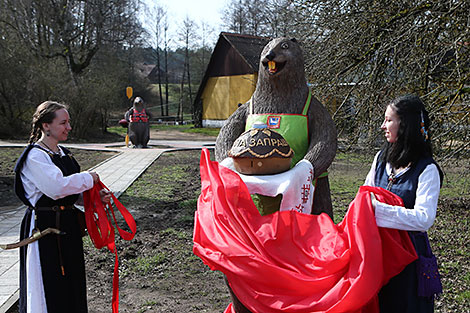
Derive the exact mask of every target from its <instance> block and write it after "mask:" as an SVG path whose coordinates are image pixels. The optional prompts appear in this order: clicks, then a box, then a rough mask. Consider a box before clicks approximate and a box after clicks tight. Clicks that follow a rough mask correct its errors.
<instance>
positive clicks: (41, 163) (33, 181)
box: [21, 148, 93, 206]
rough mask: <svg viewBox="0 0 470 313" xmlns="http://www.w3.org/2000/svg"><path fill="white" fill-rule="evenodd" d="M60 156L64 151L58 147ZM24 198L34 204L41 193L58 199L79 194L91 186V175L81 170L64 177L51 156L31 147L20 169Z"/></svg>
mask: <svg viewBox="0 0 470 313" xmlns="http://www.w3.org/2000/svg"><path fill="white" fill-rule="evenodd" d="M59 150H60V154H61V156H64V155H65V153H64V152H63V151H62V149H60V148H59ZM21 180H22V182H23V186H24V190H25V196H26V199H28V200H29V202H30V203H31V205H33V206H35V205H36V203H37V201H38V200H39V198H41V196H42V195H43V194H45V195H46V196H48V197H49V198H51V199H54V200H56V199H60V198H63V197H66V196H69V195H73V194H79V193H82V192H83V191H85V190H88V189H90V188H92V187H93V177H92V176H91V174H90V173H88V172H81V173H76V174H72V175H69V176H67V177H64V175H63V174H62V172H61V170H60V169H59V168H58V167H57V166H56V165H55V164H54V163H53V162H52V160H51V157H50V156H49V155H48V154H47V152H45V151H44V150H42V149H37V148H33V149H31V151H30V152H29V154H28V156H27V158H26V160H25V163H24V165H23V169H22V170H21Z"/></svg>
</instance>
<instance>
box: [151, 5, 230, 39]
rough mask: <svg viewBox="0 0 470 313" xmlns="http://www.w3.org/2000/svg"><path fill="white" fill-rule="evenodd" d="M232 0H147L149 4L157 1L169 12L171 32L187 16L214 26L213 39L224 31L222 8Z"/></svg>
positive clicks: (174, 30)
mask: <svg viewBox="0 0 470 313" xmlns="http://www.w3.org/2000/svg"><path fill="white" fill-rule="evenodd" d="M229 1H230V0H145V3H146V4H147V5H152V4H153V3H156V4H158V5H160V6H162V7H163V8H165V9H166V10H167V12H168V17H169V18H168V21H169V23H170V29H169V31H170V32H176V31H177V29H178V27H179V25H181V24H182V22H183V20H184V19H185V17H186V16H188V17H189V18H190V19H192V20H193V21H195V22H196V23H197V24H200V23H201V21H204V22H206V23H207V24H209V25H210V26H211V27H213V28H214V32H213V34H212V35H213V36H212V37H213V40H214V41H215V40H217V38H218V36H219V33H220V32H221V31H222V27H221V25H220V24H221V17H222V10H223V9H224V7H225V6H226V4H227V3H228V2H229Z"/></svg>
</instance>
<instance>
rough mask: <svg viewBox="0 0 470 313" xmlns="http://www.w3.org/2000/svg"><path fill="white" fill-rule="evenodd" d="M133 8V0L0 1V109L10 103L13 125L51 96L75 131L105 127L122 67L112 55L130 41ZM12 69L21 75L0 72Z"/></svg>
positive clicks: (134, 38) (135, 29) (136, 29)
mask: <svg viewBox="0 0 470 313" xmlns="http://www.w3.org/2000/svg"><path fill="white" fill-rule="evenodd" d="M137 10H138V6H137V0H113V1H106V2H103V1H98V0H91V1H79V0H68V1H65V0H61V1H38V0H19V1H13V0H2V1H0V38H1V39H0V42H3V43H4V44H5V49H3V47H2V49H1V50H2V51H1V52H0V54H2V53H5V55H1V57H0V59H1V60H2V61H0V63H2V64H0V66H6V67H7V68H5V69H6V70H7V71H6V72H3V70H2V71H0V86H1V87H0V88H3V89H2V90H3V91H4V92H3V97H0V108H1V107H3V108H9V107H12V108H14V111H15V112H14V114H15V115H16V116H15V117H16V119H13V120H16V124H18V125H21V123H19V121H21V120H29V119H30V116H27V117H26V115H25V116H22V115H23V113H22V112H30V110H31V107H34V106H35V105H37V102H38V101H43V100H46V99H56V100H59V101H63V102H66V103H68V104H70V107H71V111H72V112H73V116H75V119H73V123H74V125H73V128H74V135H75V136H78V137H80V136H84V135H85V134H86V133H89V132H92V131H93V130H96V129H97V127H99V124H102V125H101V129H103V130H104V131H105V130H106V125H104V124H103V123H106V122H107V120H108V119H107V114H108V108H110V107H111V106H112V105H113V104H114V105H115V104H116V101H115V98H114V95H118V92H116V91H115V90H116V88H120V89H121V90H122V89H124V88H123V87H122V86H118V85H119V84H120V82H121V81H123V80H122V79H119V76H120V75H124V73H125V71H126V67H122V66H120V65H123V64H122V63H120V61H119V59H120V58H122V59H125V55H126V54H127V51H128V50H129V49H128V48H129V47H130V46H131V45H133V44H137V43H138V36H139V34H140V31H141V27H140V25H139V24H138V22H137V21H138V19H137V18H136V17H135V15H134V14H135V13H136V12H137ZM126 47H127V48H126ZM103 48H104V49H103ZM10 52H11V53H12V54H10ZM100 54H101V56H100ZM106 54H107V57H106V58H105V57H104V55H106ZM5 60H9V62H13V63H11V64H8V63H6V62H5V63H4V61H5ZM115 67H116V68H115ZM111 68H113V71H109V70H110V69H111ZM16 71H19V73H21V75H15V76H14V77H7V76H6V75H5V73H14V72H16ZM20 77H21V79H20ZM98 77H99V78H100V79H98ZM121 84H122V82H121ZM105 85H106V87H105ZM97 86H100V88H97ZM107 88H109V89H107Z"/></svg>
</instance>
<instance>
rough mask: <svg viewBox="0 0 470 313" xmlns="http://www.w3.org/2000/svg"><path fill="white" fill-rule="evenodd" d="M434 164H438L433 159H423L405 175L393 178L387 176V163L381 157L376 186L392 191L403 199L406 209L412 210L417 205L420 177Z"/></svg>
mask: <svg viewBox="0 0 470 313" xmlns="http://www.w3.org/2000/svg"><path fill="white" fill-rule="evenodd" d="M432 163H434V164H436V162H435V161H434V160H433V159H432V158H422V159H420V160H419V161H418V162H417V163H416V164H413V165H411V167H410V168H409V169H408V170H407V171H406V172H405V173H403V174H402V175H400V176H398V177H393V178H392V177H389V176H388V175H387V171H386V170H385V165H386V163H385V162H384V161H383V160H381V155H379V156H378V160H377V166H376V168H375V186H376V187H382V188H384V189H388V190H390V191H391V192H393V193H394V194H396V195H398V196H399V197H401V198H402V199H403V202H404V204H405V207H406V208H408V209H412V208H413V207H414V205H415V200H416V190H417V189H418V180H419V175H421V173H422V172H423V171H424V169H425V168H426V166H428V165H429V164H432ZM387 187H388V188H387Z"/></svg>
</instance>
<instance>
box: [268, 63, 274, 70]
mask: <svg viewBox="0 0 470 313" xmlns="http://www.w3.org/2000/svg"><path fill="white" fill-rule="evenodd" d="M268 68H269V69H270V70H274V69H275V68H276V62H274V61H269V62H268Z"/></svg>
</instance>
